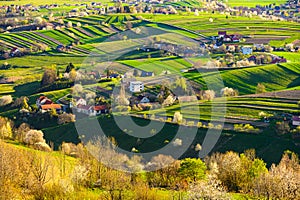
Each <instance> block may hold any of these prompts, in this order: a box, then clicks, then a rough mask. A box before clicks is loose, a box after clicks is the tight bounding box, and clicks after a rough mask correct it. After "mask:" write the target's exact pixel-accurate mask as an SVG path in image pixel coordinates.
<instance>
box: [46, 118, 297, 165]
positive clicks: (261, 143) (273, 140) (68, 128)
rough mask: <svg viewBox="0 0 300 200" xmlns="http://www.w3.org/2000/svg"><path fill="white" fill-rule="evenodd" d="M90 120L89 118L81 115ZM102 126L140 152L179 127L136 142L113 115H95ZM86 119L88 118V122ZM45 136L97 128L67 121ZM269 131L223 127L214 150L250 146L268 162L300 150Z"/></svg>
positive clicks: (58, 137) (64, 137) (61, 137)
mask: <svg viewBox="0 0 300 200" xmlns="http://www.w3.org/2000/svg"><path fill="white" fill-rule="evenodd" d="M82 120H89V119H82ZM98 121H99V123H100V126H101V128H102V130H104V131H105V134H106V135H107V136H110V137H114V138H115V139H116V142H117V144H118V146H119V147H120V148H122V149H124V150H127V151H131V148H132V147H135V148H137V149H138V150H139V151H140V152H151V151H154V150H157V149H160V148H161V147H163V146H164V145H165V143H164V141H165V140H169V141H171V140H172V139H173V138H174V137H175V135H176V132H177V130H178V127H177V125H174V124H168V123H167V124H165V125H164V126H163V129H162V130H161V131H159V133H157V134H156V135H154V136H153V135H151V134H150V133H149V137H148V138H145V139H142V143H141V144H140V143H138V142H137V139H136V138H135V137H132V136H130V135H128V134H127V133H126V132H123V130H120V128H119V127H118V126H117V125H116V124H115V122H114V120H113V118H111V117H103V116H100V117H99V118H98ZM134 121H135V122H136V123H137V124H138V125H140V126H145V125H147V124H148V123H149V122H148V121H147V120H143V119H138V118H134ZM87 123H88V122H87ZM154 123H160V122H154ZM127 129H128V130H127V131H131V134H133V135H134V134H135V130H132V129H131V127H130V126H129V127H128V128H127ZM43 131H44V133H45V137H46V139H47V140H51V141H53V142H54V144H55V145H56V146H58V145H59V144H60V143H61V142H63V141H70V140H75V141H77V142H78V139H77V137H78V135H85V136H86V138H88V137H89V136H91V135H93V133H94V134H95V133H96V132H98V130H97V128H96V127H93V126H86V127H84V129H82V130H81V131H82V132H79V133H78V130H76V128H75V126H74V124H66V125H61V126H57V127H52V128H47V129H44V130H43ZM183 131H184V132H185V134H186V137H189V135H188V133H189V132H190V129H189V128H184V127H183ZM270 132H271V131H269V132H264V133H262V134H261V135H253V134H242V133H235V132H230V131H223V134H222V136H221V138H220V139H219V142H218V144H217V146H216V147H215V149H214V151H221V152H225V151H228V150H232V151H237V152H243V151H244V150H246V149H249V148H256V151H257V153H258V156H259V157H261V158H263V159H264V160H266V161H267V162H268V163H269V164H270V163H272V162H275V163H277V162H278V161H279V160H280V157H281V155H282V153H283V151H284V150H286V149H290V150H293V151H295V152H298V153H299V148H297V147H296V146H295V145H294V144H293V142H292V141H290V140H286V139H282V138H280V137H276V136H275V135H272V134H271V133H270ZM205 134H206V130H205V129H199V130H198V133H197V137H196V139H195V140H194V142H193V143H195V144H197V143H202V142H203V139H204V137H205ZM270 144H272V145H275V146H276V148H273V146H272V145H270ZM187 155H189V156H195V155H196V153H195V152H193V150H188V151H187V152H186V154H185V156H187Z"/></svg>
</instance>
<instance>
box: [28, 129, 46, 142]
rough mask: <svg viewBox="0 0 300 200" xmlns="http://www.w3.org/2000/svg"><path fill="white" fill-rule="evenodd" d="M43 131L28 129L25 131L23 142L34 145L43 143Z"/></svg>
mask: <svg viewBox="0 0 300 200" xmlns="http://www.w3.org/2000/svg"><path fill="white" fill-rule="evenodd" d="M43 137H44V133H43V132H42V131H39V130H30V131H28V132H27V133H26V135H25V138H24V142H25V143H26V144H29V145H34V144H35V143H39V142H42V143H45V140H44V138H43Z"/></svg>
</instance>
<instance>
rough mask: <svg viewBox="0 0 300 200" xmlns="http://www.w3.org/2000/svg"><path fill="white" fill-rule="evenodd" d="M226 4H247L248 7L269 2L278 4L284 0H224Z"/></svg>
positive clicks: (284, 0)
mask: <svg viewBox="0 0 300 200" xmlns="http://www.w3.org/2000/svg"><path fill="white" fill-rule="evenodd" d="M225 2H227V3H228V5H230V6H232V7H234V6H248V7H255V6H256V5H269V4H274V3H275V4H276V5H280V4H283V3H285V2H286V0H254V1H253V0H244V1H240V0H227V1H225Z"/></svg>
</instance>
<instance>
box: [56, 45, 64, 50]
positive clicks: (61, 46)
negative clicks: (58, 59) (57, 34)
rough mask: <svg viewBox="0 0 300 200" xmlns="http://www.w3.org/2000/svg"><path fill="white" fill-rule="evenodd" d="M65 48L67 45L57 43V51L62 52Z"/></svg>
mask: <svg viewBox="0 0 300 200" xmlns="http://www.w3.org/2000/svg"><path fill="white" fill-rule="evenodd" d="M65 49H66V47H65V46H64V45H62V44H60V45H57V47H56V50H57V51H60V52H63V51H65Z"/></svg>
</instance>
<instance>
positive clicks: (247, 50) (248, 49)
mask: <svg viewBox="0 0 300 200" xmlns="http://www.w3.org/2000/svg"><path fill="white" fill-rule="evenodd" d="M252 52H253V49H252V47H249V46H244V47H242V53H243V54H244V55H251V54H252Z"/></svg>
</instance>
